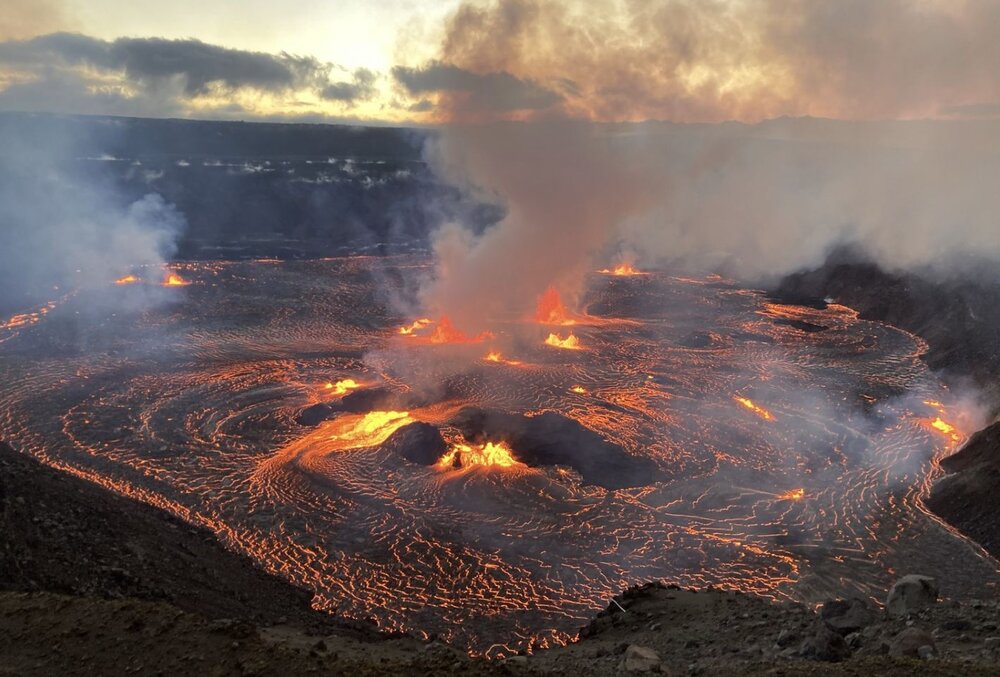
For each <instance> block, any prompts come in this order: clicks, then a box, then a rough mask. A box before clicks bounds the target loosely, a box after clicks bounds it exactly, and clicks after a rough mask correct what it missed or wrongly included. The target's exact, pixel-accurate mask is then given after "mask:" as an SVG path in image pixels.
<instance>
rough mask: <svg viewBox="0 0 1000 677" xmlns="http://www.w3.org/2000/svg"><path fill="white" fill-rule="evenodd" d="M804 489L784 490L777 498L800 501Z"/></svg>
mask: <svg viewBox="0 0 1000 677" xmlns="http://www.w3.org/2000/svg"><path fill="white" fill-rule="evenodd" d="M805 495H806V490H805V489H792V490H791V491H786V492H785V493H783V494H779V495H778V498H779V499H781V500H783V501H801V500H802V499H803V498H805Z"/></svg>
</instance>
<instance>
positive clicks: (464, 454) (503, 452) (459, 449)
mask: <svg viewBox="0 0 1000 677" xmlns="http://www.w3.org/2000/svg"><path fill="white" fill-rule="evenodd" d="M436 465H437V467H439V468H442V469H450V468H469V467H473V466H481V467H488V468H489V467H497V468H512V467H514V466H518V465H520V466H523V465H524V464H522V463H520V462H519V461H518V460H517V459H516V458H515V457H514V452H512V451H511V449H510V447H509V446H507V444H506V443H504V442H486V443H485V444H462V443H457V442H456V443H454V444H452V445H451V448H450V449H449V450H448V451H447V453H445V455H444V456H442V457H441V459H440V460H439V461H438V462H437V464H436Z"/></svg>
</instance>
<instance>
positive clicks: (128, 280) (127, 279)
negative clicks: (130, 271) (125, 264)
mask: <svg viewBox="0 0 1000 677" xmlns="http://www.w3.org/2000/svg"><path fill="white" fill-rule="evenodd" d="M138 281H139V278H138V277H136V276H135V275H125V276H124V277H119V278H118V279H117V280H115V284H135V283H136V282H138Z"/></svg>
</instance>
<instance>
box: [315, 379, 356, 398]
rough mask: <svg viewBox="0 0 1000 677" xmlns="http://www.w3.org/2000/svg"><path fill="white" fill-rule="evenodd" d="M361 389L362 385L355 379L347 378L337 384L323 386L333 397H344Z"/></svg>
mask: <svg viewBox="0 0 1000 677" xmlns="http://www.w3.org/2000/svg"><path fill="white" fill-rule="evenodd" d="M360 387H361V384H360V383H358V382H357V381H355V380H354V379H353V378H345V379H341V380H339V381H337V382H336V383H327V384H325V385H324V386H323V389H324V390H328V391H330V394H331V395H344V394H346V393H348V392H349V391H351V390H356V389H357V388H360Z"/></svg>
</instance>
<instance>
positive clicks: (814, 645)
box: [799, 621, 851, 662]
mask: <svg viewBox="0 0 1000 677" xmlns="http://www.w3.org/2000/svg"><path fill="white" fill-rule="evenodd" d="M799 655H800V656H801V657H803V658H808V659H811V660H814V661H828V662H837V661H842V660H844V659H846V658H850V656H851V649H850V647H848V646H847V642H845V641H844V638H843V637H841V636H840V635H839V634H838V633H836V632H834V631H833V630H831V629H830V627H829V626H828V625H827V624H826V623H824V622H822V621H820V622H818V623H816V628H815V631H814V632H813V634H812V636H810V637H807V638H806V640H805V641H804V642H802V645H801V646H800V647H799Z"/></svg>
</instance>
